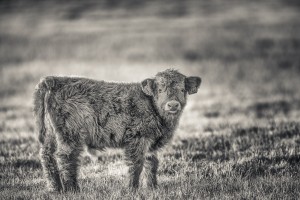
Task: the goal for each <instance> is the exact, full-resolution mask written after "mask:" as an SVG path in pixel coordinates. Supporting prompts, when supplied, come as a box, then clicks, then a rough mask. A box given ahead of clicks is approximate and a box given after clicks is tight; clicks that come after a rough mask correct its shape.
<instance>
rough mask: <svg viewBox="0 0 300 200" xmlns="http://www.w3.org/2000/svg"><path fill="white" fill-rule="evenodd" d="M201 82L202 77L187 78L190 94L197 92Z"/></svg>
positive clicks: (186, 86) (186, 87) (186, 84)
mask: <svg viewBox="0 0 300 200" xmlns="http://www.w3.org/2000/svg"><path fill="white" fill-rule="evenodd" d="M200 84H201V78H200V77H198V76H190V77H187V78H185V89H186V91H187V92H188V93H189V94H195V93H197V92H198V88H199V86H200Z"/></svg>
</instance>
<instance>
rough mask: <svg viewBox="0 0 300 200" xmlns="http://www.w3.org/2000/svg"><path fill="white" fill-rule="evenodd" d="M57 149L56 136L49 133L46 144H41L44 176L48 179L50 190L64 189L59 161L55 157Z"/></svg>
mask: <svg viewBox="0 0 300 200" xmlns="http://www.w3.org/2000/svg"><path fill="white" fill-rule="evenodd" d="M56 150H57V144H56V140H55V136H53V135H47V137H46V138H45V141H44V144H42V145H41V150H40V155H41V161H42V167H43V172H44V176H45V178H46V179H47V185H48V189H49V190H50V191H61V190H62V185H61V182H60V177H59V171H58V167H57V161H56V158H55V152H56Z"/></svg>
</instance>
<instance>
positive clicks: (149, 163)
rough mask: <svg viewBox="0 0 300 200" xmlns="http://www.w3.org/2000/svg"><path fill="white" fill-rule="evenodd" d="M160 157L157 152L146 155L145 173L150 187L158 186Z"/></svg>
mask: <svg viewBox="0 0 300 200" xmlns="http://www.w3.org/2000/svg"><path fill="white" fill-rule="evenodd" d="M158 163H159V161H158V159H157V153H156V152H155V153H151V154H149V155H147V156H146V161H145V172H146V173H145V174H146V177H147V186H148V187H149V188H156V187H157V175H156V174H157V169H158Z"/></svg>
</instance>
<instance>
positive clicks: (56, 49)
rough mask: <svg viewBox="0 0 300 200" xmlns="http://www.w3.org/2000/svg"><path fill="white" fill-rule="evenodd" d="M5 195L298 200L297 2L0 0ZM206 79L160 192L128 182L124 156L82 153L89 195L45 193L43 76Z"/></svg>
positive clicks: (164, 158) (1, 192)
mask: <svg viewBox="0 0 300 200" xmlns="http://www.w3.org/2000/svg"><path fill="white" fill-rule="evenodd" d="M0 10H1V12H0V13H1V14H0V17H1V20H0V199H9V198H24V199H49V198H51V199H99V198H100V199H132V198H138V199H253V198H257V199H297V198H299V196H300V190H299V184H300V182H299V180H300V179H299V178H300V171H299V167H298V166H299V163H300V135H299V134H300V111H299V110H300V89H299V83H300V81H299V75H300V56H299V55H300V35H299V32H300V26H299V25H300V20H299V19H300V14H299V13H300V12H299V10H300V6H299V3H297V1H293V0H288V1H283V0H275V1H272V2H271V1H251V2H250V1H249V2H248V1H235V0H230V1H226V3H225V2H222V1H209V2H207V1H151V2H146V1H138V2H136V1H133V0H131V1H129V0H127V1H118V0H116V1H84V2H77V3H76V4H71V3H61V2H56V3H55V1H44V2H36V1H32V2H31V1H29V2H27V3H24V2H23V1H16V0H14V1H4V2H1V3H0ZM170 67H173V68H177V69H179V70H180V71H181V72H183V73H185V74H189V75H199V76H201V77H202V78H203V84H202V86H201V89H200V91H199V93H198V94H197V95H193V96H191V97H190V98H189V104H188V106H187V108H186V110H185V112H184V115H183V117H182V120H181V123H180V126H179V128H178V131H177V133H176V136H175V138H174V140H173V142H172V144H170V145H169V146H168V147H167V148H166V149H164V151H163V152H161V154H160V160H161V165H160V168H159V188H158V189H157V190H154V191H152V190H148V189H146V188H144V187H142V188H141V189H140V190H139V192H138V193H137V194H132V193H130V191H129V190H128V189H127V174H126V167H125V165H124V163H123V161H122V160H123V159H122V158H123V155H122V152H119V151H109V152H106V153H103V154H102V155H100V156H99V157H98V158H89V157H87V156H83V160H82V163H83V167H82V168H81V172H80V186H81V188H82V191H81V192H80V193H77V194H72V193H68V194H63V195H62V194H56V193H47V191H46V190H45V186H44V185H45V184H44V180H43V178H42V171H41V165H40V162H39V157H38V151H39V147H38V142H37V139H36V135H35V134H34V124H33V117H32V112H31V109H32V92H33V89H34V86H35V84H36V83H37V81H38V80H39V78H40V77H41V76H45V75H50V74H60V75H79V76H88V77H91V78H96V79H104V80H117V81H141V80H143V79H144V78H146V77H149V76H152V75H154V74H155V73H156V72H158V71H161V70H163V69H166V68H170Z"/></svg>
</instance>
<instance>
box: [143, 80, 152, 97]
mask: <svg viewBox="0 0 300 200" xmlns="http://www.w3.org/2000/svg"><path fill="white" fill-rule="evenodd" d="M141 85H142V90H143V92H144V93H145V94H146V95H148V96H153V95H154V93H153V85H154V79H151V78H147V79H145V80H143V81H142V84H141Z"/></svg>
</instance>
